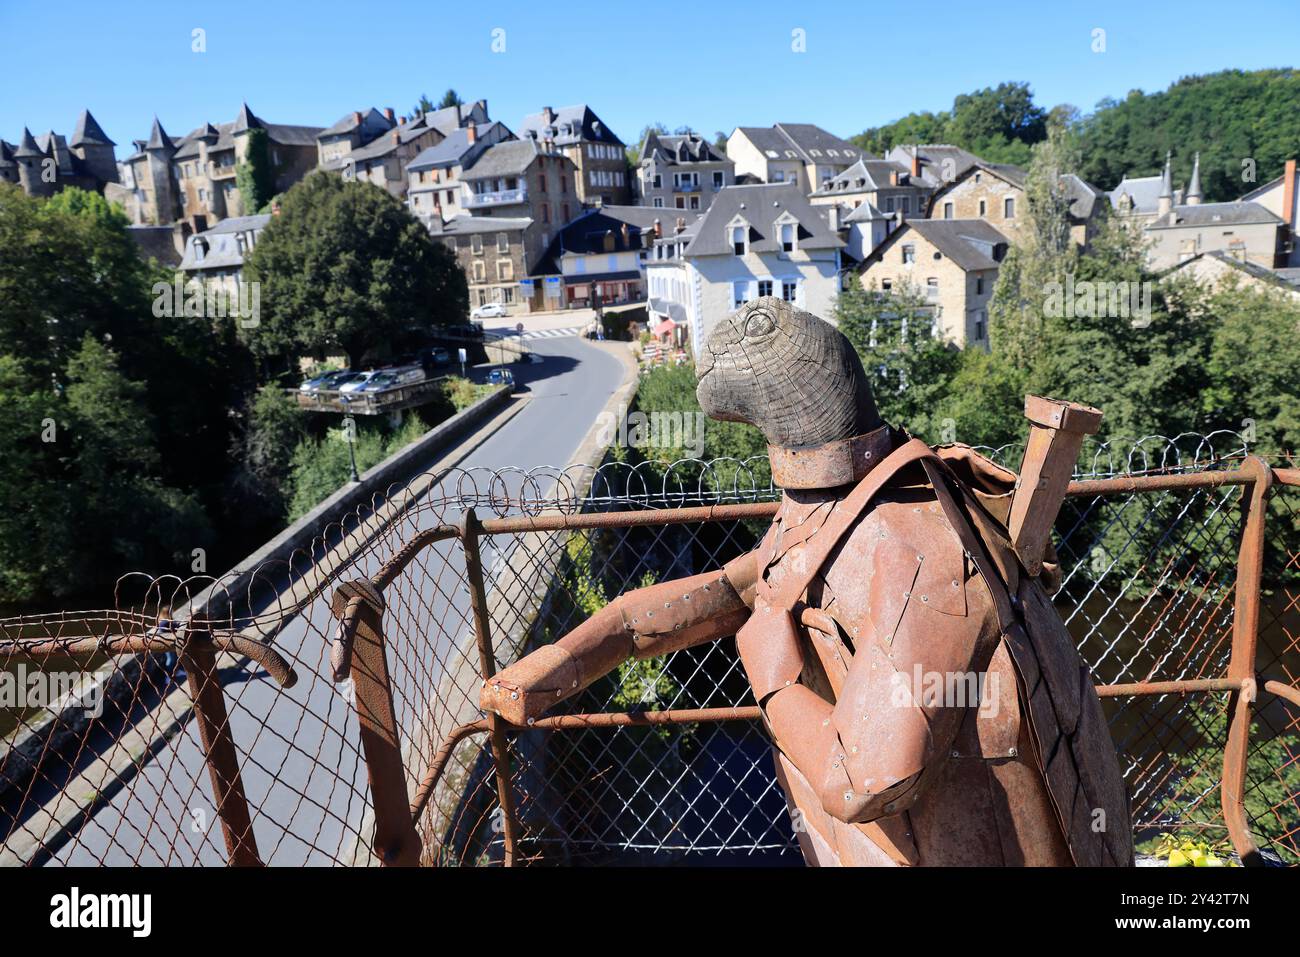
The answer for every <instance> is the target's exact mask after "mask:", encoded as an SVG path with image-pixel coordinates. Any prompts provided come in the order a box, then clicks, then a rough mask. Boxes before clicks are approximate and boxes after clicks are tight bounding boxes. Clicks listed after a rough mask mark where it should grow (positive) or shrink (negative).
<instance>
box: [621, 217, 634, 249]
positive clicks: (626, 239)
mask: <svg viewBox="0 0 1300 957" xmlns="http://www.w3.org/2000/svg"><path fill="white" fill-rule="evenodd" d="M619 232H620V233H621V234H622V235H623V248H624V249H631V248H632V244H631V238H630V237H629V235H628V228H627V223H624V224H623V228H622V229H620V230H619Z"/></svg>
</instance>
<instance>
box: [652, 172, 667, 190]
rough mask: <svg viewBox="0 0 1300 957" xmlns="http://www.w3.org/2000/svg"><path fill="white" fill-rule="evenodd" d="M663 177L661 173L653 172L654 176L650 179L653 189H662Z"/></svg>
mask: <svg viewBox="0 0 1300 957" xmlns="http://www.w3.org/2000/svg"><path fill="white" fill-rule="evenodd" d="M663 185H664V178H663V176H662V175H661V174H659V173H655V178H654V179H653V180H651V186H652V187H653V188H654V189H663Z"/></svg>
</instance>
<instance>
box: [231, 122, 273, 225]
mask: <svg viewBox="0 0 1300 957" xmlns="http://www.w3.org/2000/svg"><path fill="white" fill-rule="evenodd" d="M247 135H248V146H247V148H246V152H245V153H244V157H243V159H242V160H241V161H240V163H239V165H238V166H236V167H235V186H236V187H237V188H238V189H239V200H240V204H241V205H242V206H243V211H244V214H245V215H252V214H253V213H256V212H257V211H258V210H260V209H261V208H262V207H263V206H265V205H266V204H267V203H268V202H270V199H271V196H272V195H273V194H274V193H275V168H274V165H273V164H272V162H271V142H270V139H269V138H268V137H267V135H266V130H264V129H262V128H261V127H254V128H253V129H250V130H249V131H248V134H247Z"/></svg>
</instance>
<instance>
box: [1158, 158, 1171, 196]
mask: <svg viewBox="0 0 1300 957" xmlns="http://www.w3.org/2000/svg"><path fill="white" fill-rule="evenodd" d="M1172 162H1173V156H1172V154H1170V153H1165V169H1164V172H1163V173H1161V174H1160V196H1161V198H1164V197H1166V196H1168V197H1169V198H1171V199H1172V198H1173V195H1174V174H1173V170H1172V169H1171V168H1170V164H1171V163H1172Z"/></svg>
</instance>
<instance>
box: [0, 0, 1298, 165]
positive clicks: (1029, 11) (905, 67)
mask: <svg viewBox="0 0 1300 957" xmlns="http://www.w3.org/2000/svg"><path fill="white" fill-rule="evenodd" d="M1297 13H1298V10H1297V5H1296V2H1295V0H1252V2H1251V3H1224V2H1221V0H1220V2H1214V3H1211V2H1186V3H1170V4H1163V3H1160V4H1157V3H1151V2H1147V0H1127V2H1122V3H1112V2H1094V3H1066V2H1060V0H1039V2H1021V0H998V2H994V3H988V4H971V3H968V2H959V3H951V4H949V3H943V2H926V3H887V2H875V0H872V2H855V0H837V2H833V3H829V2H816V3H814V2H807V0H804V2H799V3H793V2H789V0H786V2H783V3H769V2H764V0H757V2H750V3H743V4H740V3H735V4H733V3H719V2H711V0H696V2H690V3H655V2H638V0H631V2H629V0H605V2H603V3H602V2H587V0H584V2H561V0H548V2H532V3H527V4H524V3H511V2H492V3H485V2H482V0H436V2H429V0H425V2H422V3H406V2H401V0H391V2H379V3H375V4H367V3H365V2H363V0H353V2H350V3H336V2H332V0H322V2H315V3H309V4H307V3H304V4H298V3H290V2H286V0H259V2H246V0H203V2H194V0H168V2H152V0H140V2H136V3H116V4H114V3H103V2H97V3H93V4H92V3H83V2H81V0H0V70H2V71H3V73H2V79H0V137H3V138H4V139H6V140H9V141H10V142H14V141H15V140H17V138H18V136H19V135H20V134H21V132H22V127H23V126H24V125H27V126H30V127H31V129H32V132H33V133H40V132H43V131H44V130H47V129H49V128H51V127H53V128H54V129H55V130H57V131H58V132H61V133H67V134H71V132H72V128H73V124H74V123H75V121H76V117H77V115H78V113H79V112H80V110H81V108H82V107H83V106H87V107H89V108H90V110H91V112H92V113H94V114H95V116H96V118H97V119H98V120H99V121H100V123H101V124H102V125H103V127H104V129H105V131H106V132H107V133H108V135H109V136H111V137H112V138H113V139H115V140H116V141H117V143H118V144H119V146H120V147H122V146H128V145H129V143H130V141H131V140H132V139H136V138H144V137H146V136H147V135H148V131H149V125H150V122H151V120H152V117H153V115H154V114H155V113H157V114H158V116H159V117H160V118H161V119H162V121H163V125H164V126H165V127H166V128H167V130H168V131H169V132H171V133H173V134H176V135H179V134H181V133H184V132H186V131H188V130H190V129H192V128H193V127H195V126H197V125H199V124H200V123H202V122H203V121H205V120H210V121H212V122H224V121H227V120H231V119H233V118H234V116H235V114H236V112H237V111H238V109H239V104H240V101H241V99H247V100H248V102H249V105H250V106H251V107H252V108H253V110H254V112H256V113H257V114H258V115H260V116H262V117H263V118H265V119H267V120H271V121H274V122H279V123H301V124H310V125H318V126H326V125H329V124H331V123H333V122H334V121H335V120H336V119H338V118H339V117H340V116H342V115H343V114H344V113H346V112H348V111H350V110H353V109H357V108H361V107H366V106H370V105H374V106H379V107H384V106H392V107H394V108H395V109H396V110H397V111H398V112H399V113H403V112H408V111H409V110H410V108H411V106H412V105H413V104H414V102H415V100H416V99H417V97H418V96H419V94H420V93H422V92H426V93H428V94H429V96H430V97H431V98H433V99H434V100H437V99H438V98H439V97H440V96H441V95H442V92H443V91H444V90H445V89H446V88H447V87H449V86H451V87H454V88H455V89H456V90H457V91H458V92H459V93H460V94H461V96H463V97H465V98H466V99H467V100H468V99H478V98H486V99H487V100H488V105H489V109H490V111H491V114H492V117H493V118H494V119H499V120H502V121H503V122H505V123H506V124H507V125H508V126H511V127H515V126H517V125H518V123H519V120H520V119H521V117H522V116H523V115H524V114H526V113H529V112H534V111H536V110H538V109H540V108H541V107H542V106H545V105H550V106H557V107H558V106H563V105H566V104H569V103H576V102H582V101H586V102H588V103H590V104H591V105H592V106H593V107H594V108H595V110H596V111H597V113H599V114H600V116H601V117H602V118H603V119H604V120H605V122H606V123H607V124H608V125H609V126H610V127H611V128H612V129H613V130H614V131H615V132H616V133H618V134H619V136H621V137H622V138H623V139H624V140H626V141H628V142H631V141H632V140H634V139H635V138H636V136H637V134H638V133H639V131H640V130H641V128H642V127H643V126H645V125H646V124H647V123H651V122H662V123H664V124H666V125H667V126H668V127H670V128H674V127H677V126H680V125H689V126H691V127H693V128H694V129H697V130H699V131H701V132H704V133H705V134H707V135H710V136H711V135H712V134H713V132H714V131H715V130H724V131H726V132H730V131H731V129H732V128H733V127H735V126H737V125H767V124H770V123H773V122H777V121H795V122H813V123H817V124H819V125H821V126H824V127H825V128H827V129H829V130H831V131H833V132H835V133H839V134H841V135H844V136H848V135H852V134H854V133H857V132H859V131H861V130H862V129H864V128H865V127H868V126H873V125H878V124H880V123H883V122H888V121H889V120H892V119H895V118H897V117H899V116H902V115H904V114H906V113H909V112H911V111H913V110H941V109H946V108H948V107H949V106H951V104H952V99H953V97H954V96H955V95H956V94H958V93H963V92H968V91H971V90H974V89H977V88H980V87H984V86H988V85H994V84H997V83H998V82H1000V81H1002V80H1027V81H1028V82H1029V83H1030V84H1032V86H1033V90H1034V93H1035V96H1036V99H1037V101H1038V103H1039V104H1041V105H1043V106H1045V107H1050V106H1054V105H1056V104H1057V103H1062V102H1068V103H1073V104H1074V105H1076V106H1078V107H1080V108H1082V109H1083V110H1085V111H1089V110H1091V108H1092V107H1093V106H1094V105H1095V104H1096V102H1097V101H1098V100H1099V99H1101V98H1102V97H1104V96H1115V97H1121V96H1123V95H1124V94H1125V93H1126V92H1128V91H1129V90H1130V89H1133V88H1141V89H1144V90H1147V91H1154V90H1159V89H1164V88H1165V87H1167V86H1168V85H1169V84H1170V83H1172V82H1173V81H1174V80H1176V79H1177V78H1178V77H1180V76H1184V75H1187V74H1192V73H1206V72H1211V71H1214V70H1219V69H1223V68H1227V67H1238V68H1243V69H1253V68H1259V67H1276V66H1293V65H1296V61H1298V60H1300V28H1298V26H1297V25H1298V24H1300V19H1298V18H1297ZM196 27H197V28H202V29H204V30H205V31H206V42H207V52H205V53H195V52H192V50H191V31H192V30H193V29H194V28H196ZM498 28H499V29H500V30H503V31H504V45H505V50H504V52H500V53H494V52H493V50H492V44H493V30H494V29H498ZM1095 28H1101V29H1103V30H1105V31H1106V36H1105V41H1106V50H1105V52H1104V53H1094V52H1093V51H1092V45H1093V37H1092V31H1093V30H1094V29H1095ZM795 29H801V30H803V31H804V36H805V38H806V52H803V53H796V52H793V51H792V49H791V46H792V31H793V30H795ZM120 155H123V153H122V151H121V150H120V149H119V156H120Z"/></svg>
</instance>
